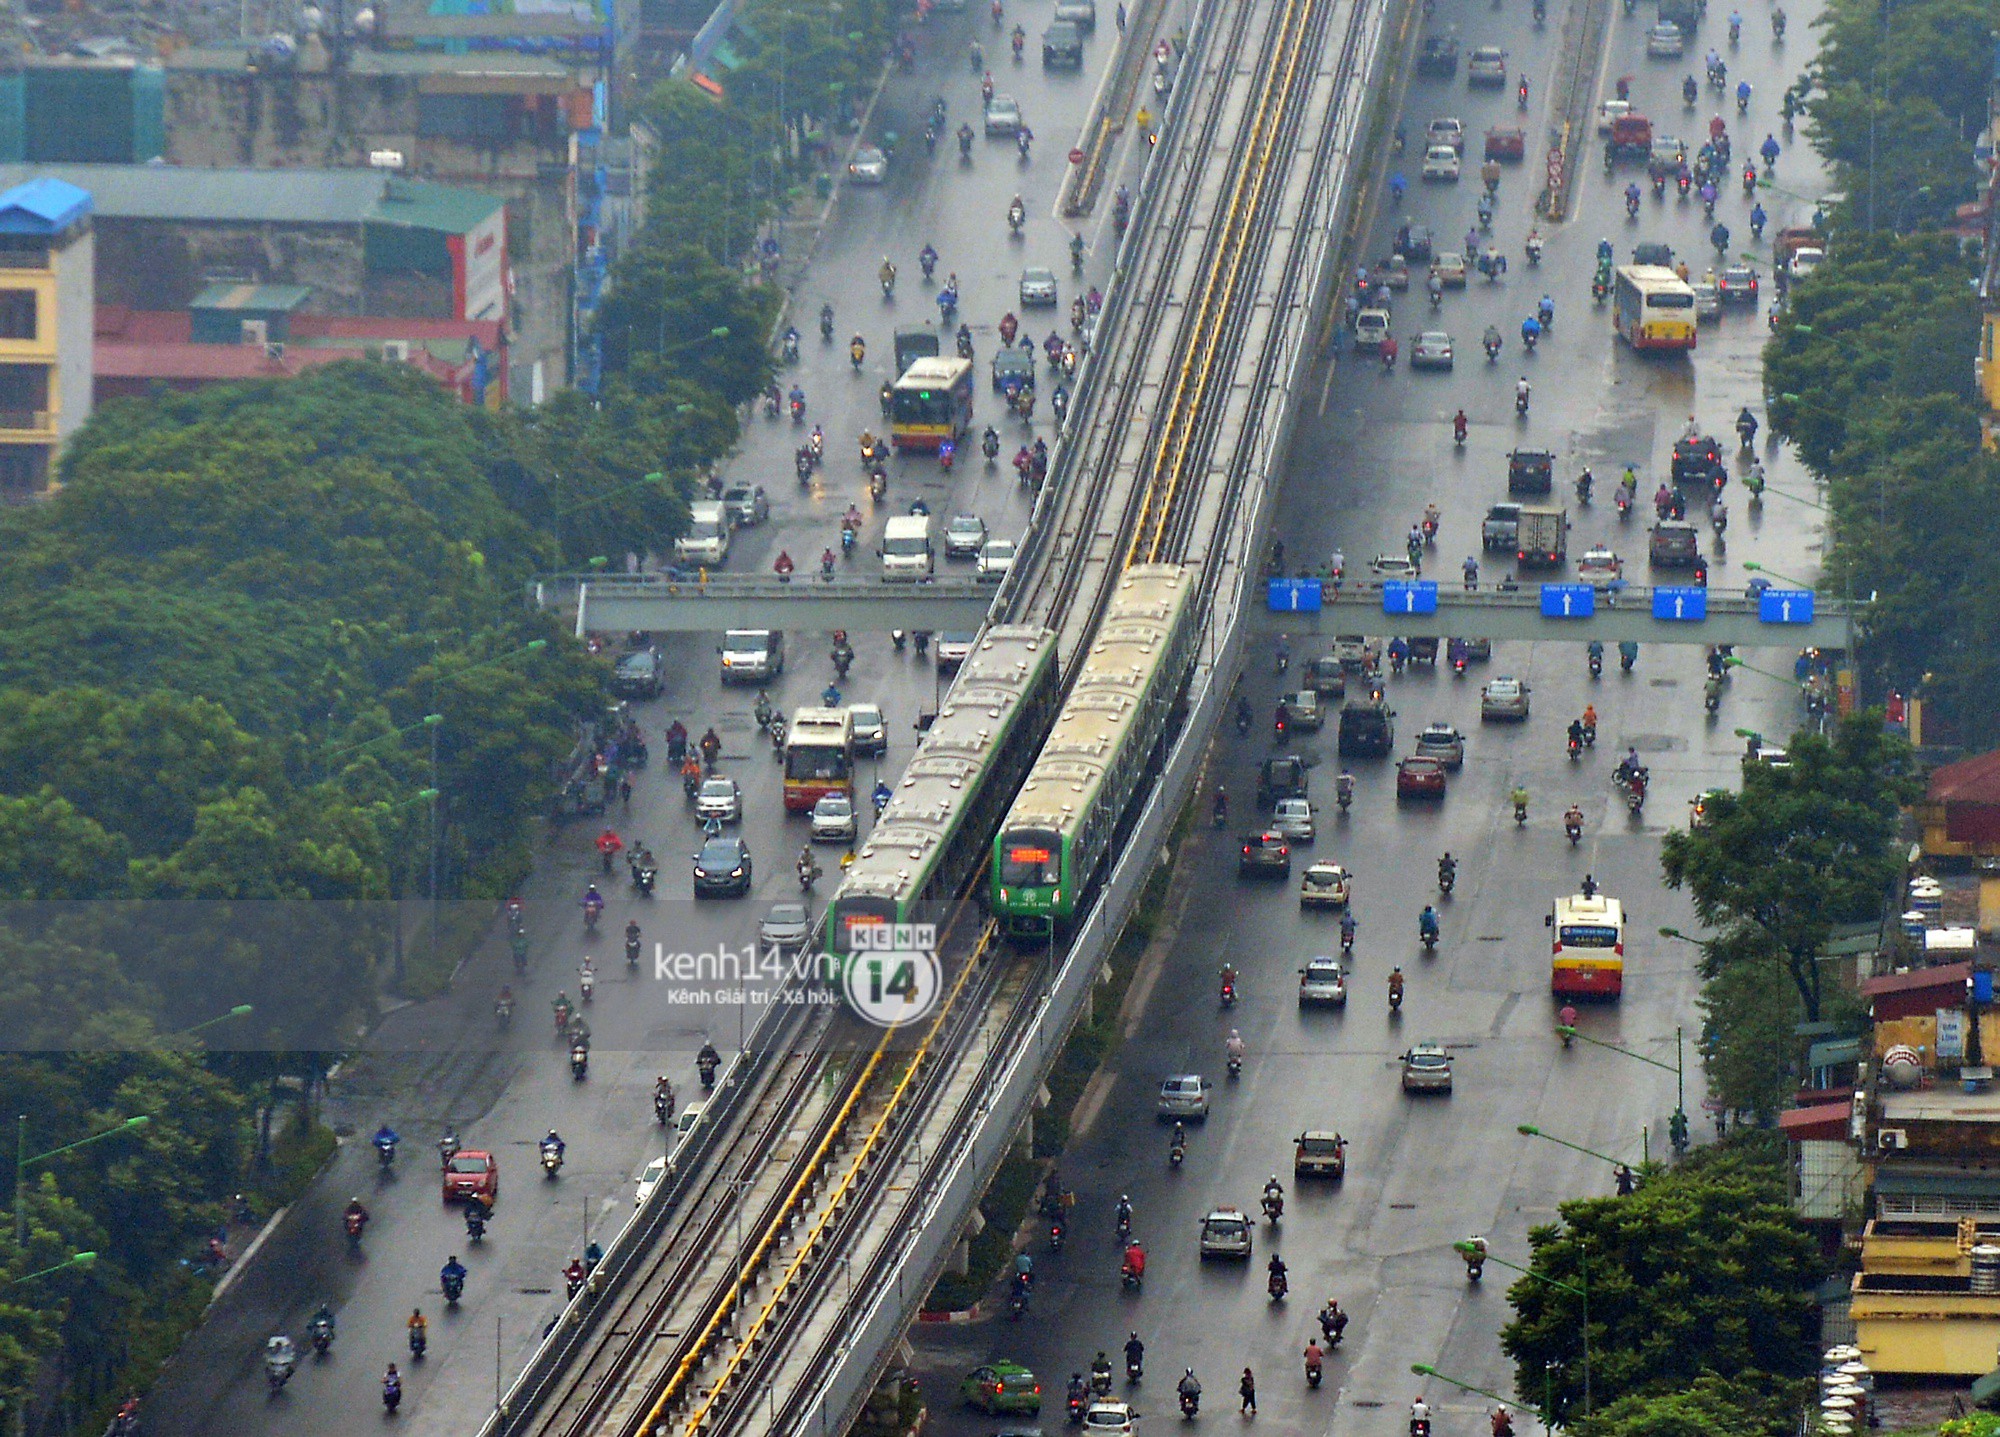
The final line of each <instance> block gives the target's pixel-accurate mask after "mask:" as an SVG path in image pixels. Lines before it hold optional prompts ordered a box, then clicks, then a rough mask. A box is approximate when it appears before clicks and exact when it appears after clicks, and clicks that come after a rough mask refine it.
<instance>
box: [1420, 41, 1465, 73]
mask: <svg viewBox="0 0 2000 1437" xmlns="http://www.w3.org/2000/svg"><path fill="white" fill-rule="evenodd" d="M1417 73H1418V74H1419V75H1442V76H1444V77H1445V78H1446V79H1450V78H1451V77H1452V76H1453V75H1456V74H1457V73H1458V41H1457V40H1455V39H1453V38H1452V37H1451V36H1449V35H1426V36H1424V49H1423V53H1422V54H1420V55H1418V56H1417Z"/></svg>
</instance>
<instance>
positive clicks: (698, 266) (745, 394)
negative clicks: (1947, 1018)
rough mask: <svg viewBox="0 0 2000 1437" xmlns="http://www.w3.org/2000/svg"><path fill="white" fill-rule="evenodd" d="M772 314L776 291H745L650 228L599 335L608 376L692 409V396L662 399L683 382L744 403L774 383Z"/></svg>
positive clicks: (624, 262)
mask: <svg viewBox="0 0 2000 1437" xmlns="http://www.w3.org/2000/svg"><path fill="white" fill-rule="evenodd" d="M776 314H777V295H776V293H775V292H774V291H772V290H769V289H757V290H752V289H748V288H746V287H745V286H744V285H743V283H742V282H741V281H740V280H739V279H738V278H737V275H736V272H735V270H733V269H729V268H725V267H724V266H723V265H722V264H720V263H718V262H717V261H716V259H715V258H714V257H713V256H712V255H710V254H709V253H707V252H706V251H704V250H703V249H702V248H700V247H698V246H697V245H695V244H694V243H693V242H692V241H691V240H690V239H688V238H687V237H685V236H684V235H680V234H677V233H675V232H673V231H671V230H664V231H657V232H656V231H655V229H654V228H653V227H651V226H649V227H648V229H647V231H646V237H645V238H644V239H642V241H641V242H640V243H639V244H638V245H637V246H635V247H634V248H633V249H631V250H630V251H628V252H627V253H626V254H625V255H624V256H623V257H622V258H621V259H620V260H619V261H618V265H617V268H616V270H615V272H614V273H613V275H612V281H611V296H610V298H608V299H607V300H605V302H604V308H603V309H602V310H601V311H600V312H599V315H598V320H597V332H598V334H599V335H601V336H602V337H603V340H604V365H605V369H606V371H607V372H609V373H612V374H623V375H625V376H626V377H627V378H628V379H629V380H630V382H631V383H632V384H633V385H634V386H635V387H638V388H640V389H641V390H643V391H644V392H647V393H653V394H659V395H661V397H662V398H667V399H671V400H673V401H674V402H680V403H688V402H697V401H698V400H699V399H700V398H701V396H700V395H698V394H695V393H688V392H685V391H683V392H681V393H680V394H677V395H669V394H668V393H667V391H668V390H669V389H671V388H672V387H673V386H674V385H675V384H676V383H685V384H688V385H692V386H696V387H697V388H698V389H700V390H706V391H708V392H709V394H711V395H713V396H719V397H720V398H721V399H722V400H723V401H725V403H727V404H741V403H743V402H744V401H746V400H748V399H750V398H751V397H752V396H753V395H755V394H756V393H757V392H758V391H759V390H761V389H762V388H763V387H764V386H765V385H766V384H769V383H770V382H771V354H770V351H769V350H768V349H767V348H766V347H765V337H766V336H767V335H768V334H769V333H770V329H771V321H772V319H773V318H774V317H775V316H776ZM718 329H726V330H728V331H729V332H728V333H727V334H720V335H719V334H717V333H716V332H715V331H716V330H718ZM731 437H732V438H733V437H734V436H733V434H732V436H731ZM718 452H719V451H718ZM712 457H714V456H713V455H704V456H702V458H703V459H704V460H706V459H708V458H712Z"/></svg>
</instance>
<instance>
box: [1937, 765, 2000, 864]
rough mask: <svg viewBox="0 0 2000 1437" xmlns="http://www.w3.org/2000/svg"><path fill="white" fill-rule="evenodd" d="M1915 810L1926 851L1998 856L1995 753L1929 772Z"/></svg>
mask: <svg viewBox="0 0 2000 1437" xmlns="http://www.w3.org/2000/svg"><path fill="white" fill-rule="evenodd" d="M1917 814H1918V817H1919V818H1920V819H1921V820H1922V821H1923V825H1924V852H1926V853H1931V854H1951V855H1958V856H1967V857H1986V856H1989V855H1995V854H2000V752H1994V753H1982V754H1980V755H1979V756H1978V757H1977V758H1968V759H1961V760H1960V761H1959V762H1957V763H1948V764H1946V765H1945V766H1944V767H1943V768H1940V769H1935V770H1933V771H1932V773H1931V780H1930V784H1929V786H1928V787H1927V788H1926V789H1925V791H1924V801H1923V805H1922V807H1921V808H1919V809H1918V810H1917Z"/></svg>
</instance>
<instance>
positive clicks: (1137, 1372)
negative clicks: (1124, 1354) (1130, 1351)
mask: <svg viewBox="0 0 2000 1437" xmlns="http://www.w3.org/2000/svg"><path fill="white" fill-rule="evenodd" d="M1143 1375H1144V1373H1143V1371H1142V1370H1141V1365H1140V1361H1139V1359H1138V1358H1136V1357H1128V1358H1126V1359H1125V1380H1126V1381H1127V1382H1128V1383H1136V1382H1137V1381H1138V1380H1139V1379H1140V1377H1141V1376H1143Z"/></svg>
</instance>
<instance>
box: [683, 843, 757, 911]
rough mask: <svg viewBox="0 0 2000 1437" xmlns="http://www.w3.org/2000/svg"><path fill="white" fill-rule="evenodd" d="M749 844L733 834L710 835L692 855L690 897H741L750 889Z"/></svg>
mask: <svg viewBox="0 0 2000 1437" xmlns="http://www.w3.org/2000/svg"><path fill="white" fill-rule="evenodd" d="M750 877H751V870H750V845H749V844H747V843H745V842H744V841H743V840H742V839H741V838H738V837H736V836H735V835H734V834H722V835H718V836H717V837H715V838H711V839H709V840H708V842H706V843H704V844H703V845H702V846H701V852H699V853H697V854H696V855H695V856H694V896H695V897H697V898H741V897H742V896H743V895H744V894H746V893H748V892H749V891H750Z"/></svg>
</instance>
